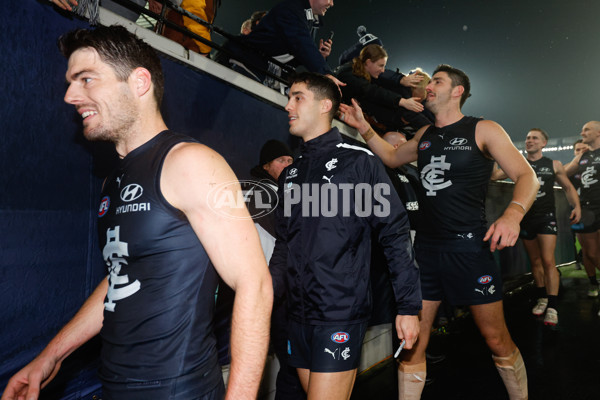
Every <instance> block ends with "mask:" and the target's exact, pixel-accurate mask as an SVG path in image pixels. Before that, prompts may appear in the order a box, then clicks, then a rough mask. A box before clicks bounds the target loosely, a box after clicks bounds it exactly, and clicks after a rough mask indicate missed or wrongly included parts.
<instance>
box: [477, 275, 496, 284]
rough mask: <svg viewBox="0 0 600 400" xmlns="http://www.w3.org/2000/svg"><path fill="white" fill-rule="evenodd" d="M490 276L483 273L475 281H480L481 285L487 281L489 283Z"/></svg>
mask: <svg viewBox="0 0 600 400" xmlns="http://www.w3.org/2000/svg"><path fill="white" fill-rule="evenodd" d="M492 279H494V278H492V277H491V276H490V275H484V276H482V277H480V278H479V279H477V282H479V283H481V284H482V285H486V284H488V283H490V282H491V281H492Z"/></svg>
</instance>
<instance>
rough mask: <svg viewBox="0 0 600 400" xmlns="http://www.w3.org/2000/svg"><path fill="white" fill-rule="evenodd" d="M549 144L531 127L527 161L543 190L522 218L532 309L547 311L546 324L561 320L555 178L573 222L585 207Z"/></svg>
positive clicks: (544, 135) (495, 176)
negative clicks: (532, 285)
mask: <svg viewBox="0 0 600 400" xmlns="http://www.w3.org/2000/svg"><path fill="white" fill-rule="evenodd" d="M547 144H548V134H547V133H546V132H545V131H544V130H542V129H539V128H534V129H531V130H530V131H529V132H528V133H527V137H526V139H525V150H526V151H527V162H529V165H531V167H532V168H533V170H534V171H535V174H536V176H537V178H538V181H539V182H540V190H539V191H538V193H537V195H536V199H535V201H534V202H533V205H532V206H531V209H530V210H529V211H528V212H527V214H525V216H524V217H523V220H522V221H521V233H520V236H521V240H522V241H523V245H524V246H525V250H526V251H527V255H528V256H529V261H530V263H531V272H532V274H533V280H534V281H535V286H536V291H535V296H536V305H535V306H534V307H533V309H532V310H531V312H532V313H533V314H534V315H536V316H540V315H544V314H545V315H544V324H546V325H556V324H558V289H559V286H560V275H559V273H558V269H557V268H556V260H555V258H554V250H555V249H556V236H557V234H558V230H557V224H556V215H555V214H556V210H555V205H554V182H555V181H556V182H558V184H559V185H561V186H562V187H563V189H564V191H565V194H566V196H567V200H568V201H569V204H570V205H571V207H572V209H573V210H572V211H571V215H570V219H571V223H573V224H575V223H577V222H579V218H580V217H581V208H580V206H579V196H578V195H577V192H576V191H575V188H574V187H573V185H572V184H571V182H570V181H569V179H568V178H567V174H566V173H565V169H564V168H563V165H562V163H561V162H560V161H558V160H551V159H549V158H548V157H544V156H543V154H542V149H543V148H544V147H546V145H547ZM504 178H506V175H505V174H504V172H503V171H502V170H501V169H496V170H495V171H494V173H493V175H492V179H504Z"/></svg>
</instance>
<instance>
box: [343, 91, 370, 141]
mask: <svg viewBox="0 0 600 400" xmlns="http://www.w3.org/2000/svg"><path fill="white" fill-rule="evenodd" d="M340 120H342V121H344V122H345V123H346V124H348V125H349V126H351V127H353V128H356V129H358V130H359V132H362V133H365V132H366V131H368V130H369V128H370V127H371V126H370V125H369V123H368V122H367V121H366V120H365V116H364V114H363V111H362V108H360V106H359V105H358V102H357V101H356V100H355V99H352V105H351V106H349V105H348V104H344V103H341V104H340Z"/></svg>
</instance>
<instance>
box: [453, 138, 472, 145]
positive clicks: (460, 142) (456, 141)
mask: <svg viewBox="0 0 600 400" xmlns="http://www.w3.org/2000/svg"><path fill="white" fill-rule="evenodd" d="M467 142H468V140H467V139H465V138H458V137H457V138H454V139H452V140H451V141H450V144H451V145H452V146H464V145H465V144H467Z"/></svg>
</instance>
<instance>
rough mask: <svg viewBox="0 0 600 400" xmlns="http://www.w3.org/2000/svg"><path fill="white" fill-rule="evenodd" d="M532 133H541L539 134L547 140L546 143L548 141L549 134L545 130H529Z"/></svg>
mask: <svg viewBox="0 0 600 400" xmlns="http://www.w3.org/2000/svg"><path fill="white" fill-rule="evenodd" d="M531 131H536V132H539V133H541V134H542V136H543V137H544V139H545V140H546V142H547V141H548V134H547V133H546V131H545V130H543V129H542V128H531V129H530V130H529V132H531Z"/></svg>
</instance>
